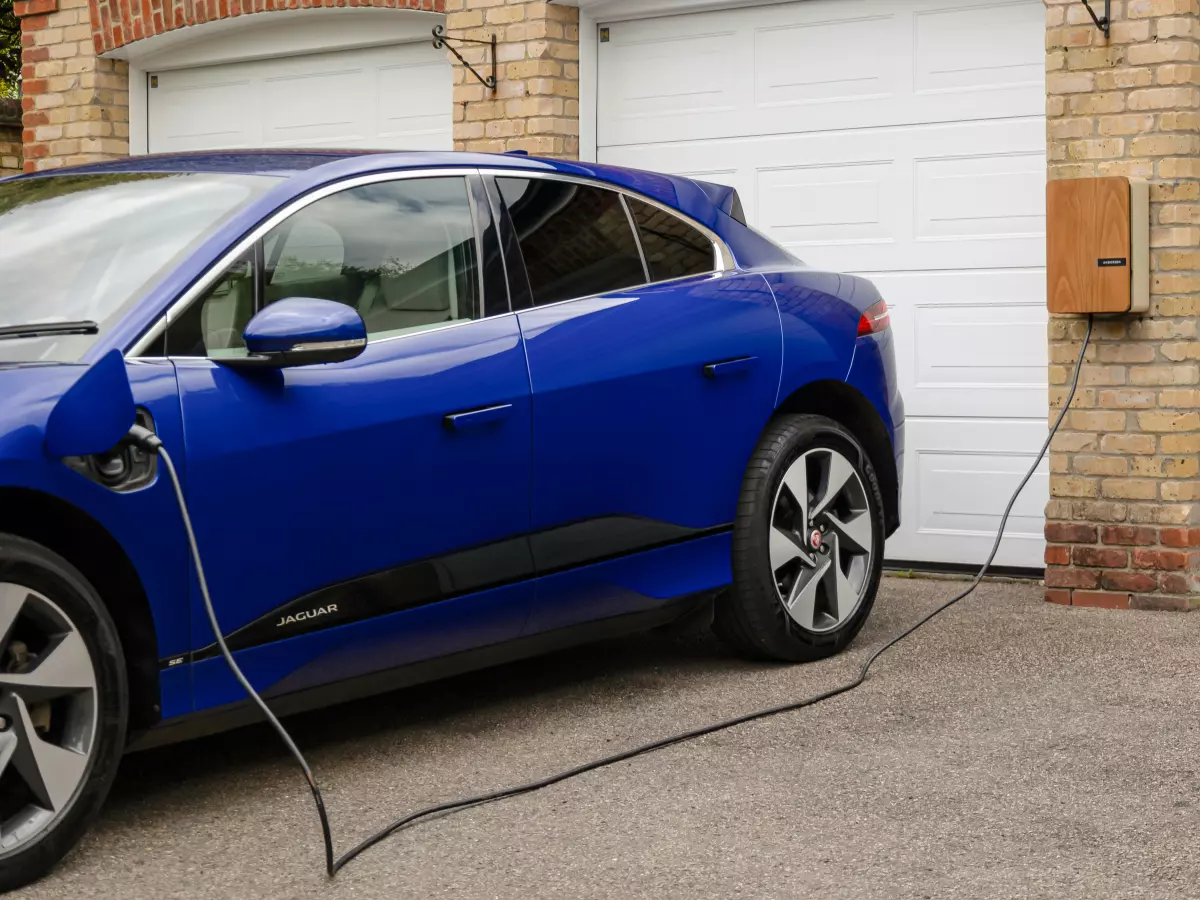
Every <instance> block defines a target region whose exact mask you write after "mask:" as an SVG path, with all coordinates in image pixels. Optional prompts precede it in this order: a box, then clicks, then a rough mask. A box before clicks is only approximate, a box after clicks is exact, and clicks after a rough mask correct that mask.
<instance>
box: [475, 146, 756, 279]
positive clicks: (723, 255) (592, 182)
mask: <svg viewBox="0 0 1200 900" xmlns="http://www.w3.org/2000/svg"><path fill="white" fill-rule="evenodd" d="M479 173H480V174H481V175H491V176H493V177H495V178H504V177H508V178H530V179H533V178H545V179H549V180H551V181H570V182H574V183H575V184H586V185H588V186H589V187H597V188H602V189H604V190H606V191H613V192H615V193H617V194H621V195H623V196H626V197H632V198H633V199H635V200H638V201H640V202H642V203H646V204H648V205H650V206H653V207H655V208H656V209H661V210H662V211H663V212H665V213H666V214H667V215H670V216H674V217H675V218H677V219H679V220H680V221H681V222H685V223H687V224H688V225H690V226H692V228H695V229H696V230H697V231H699V232H700V233H701V234H702V235H704V236H705V237H706V238H708V240H709V241H710V242H711V243H712V245H713V271H712V272H704V273H701V275H711V274H720V273H723V272H732V271H734V270H736V269H737V263H736V262H735V261H734V258H733V251H731V250H730V249H729V246H728V245H727V244H726V243H725V242H724V241H723V240H721V238H720V236H719V235H718V234H717V233H716V232H715V231H713V230H712V229H711V228H709V227H708V226H707V225H702V224H700V223H699V222H697V221H696V220H695V219H693V218H692V217H691V216H689V215H687V213H684V212H681V211H680V210H678V209H675V207H673V206H668V205H667V204H665V203H663V202H661V201H659V200H655V199H654V198H653V197H647V196H646V195H645V194H642V193H640V192H639V191H635V190H633V189H632V188H627V187H622V186H621V185H617V184H613V183H612V182H609V181H602V180H601V179H599V178H589V177H584V176H582V175H567V174H565V173H563V172H530V171H526V170H524V169H503V168H492V167H489V166H483V167H480V169H479ZM635 224H636V223H635ZM634 234H635V236H636V234H637V232H636V230H635V232H634ZM640 243H641V242H640V240H639V246H640ZM646 277H647V278H648V277H650V276H649V275H648V274H647V276H646ZM684 277H687V278H699V277H700V275H688V276H684ZM671 280H672V281H674V280H676V279H671ZM649 284H666V282H665V281H654V282H649ZM609 293H611V291H610V292H609ZM596 296H598V295H596ZM576 299H580V300H582V299H584V298H582V297H579V298H576ZM560 302H561V301H560Z"/></svg>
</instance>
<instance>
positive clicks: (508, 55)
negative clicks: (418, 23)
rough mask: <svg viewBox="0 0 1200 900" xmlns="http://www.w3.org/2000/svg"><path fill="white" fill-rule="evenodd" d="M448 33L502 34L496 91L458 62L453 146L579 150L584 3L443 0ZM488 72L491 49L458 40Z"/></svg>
mask: <svg viewBox="0 0 1200 900" xmlns="http://www.w3.org/2000/svg"><path fill="white" fill-rule="evenodd" d="M446 31H447V34H448V35H449V36H451V37H464V38H474V39H477V40H490V39H491V36H492V35H493V34H495V35H496V36H497V38H498V39H499V46H498V51H497V58H498V64H497V79H498V82H499V84H498V86H497V90H496V91H495V93H493V92H492V91H489V90H488V89H487V88H485V87H484V86H483V85H482V84H480V83H479V82H478V81H477V80H476V79H475V78H474V76H473V75H471V73H470V72H469V71H467V69H466V67H464V66H462V65H460V64H458V61H457V60H455V59H453V57H451V61H452V62H453V63H454V148H455V149H456V150H478V151H483V152H489V153H503V152H504V151H506V150H527V151H529V152H530V153H531V154H534V155H535V156H552V157H559V158H564V159H577V158H578V157H579V10H578V9H575V8H574V7H570V6H559V5H557V4H554V3H547V2H545V0H537V2H528V0H446ZM456 49H457V50H458V52H459V53H461V54H462V55H463V56H464V57H466V59H468V60H469V61H470V62H471V63H472V64H473V65H474V66H475V67H476V68H477V69H478V70H479V71H480V72H481V73H482V74H483V75H485V76H486V75H487V74H488V73H489V72H490V68H489V67H488V65H487V63H486V60H487V58H488V54H489V53H490V50H489V49H487V48H485V47H482V46H474V45H468V46H467V47H466V48H463V47H456Z"/></svg>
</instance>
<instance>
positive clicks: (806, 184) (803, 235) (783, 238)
mask: <svg viewBox="0 0 1200 900" xmlns="http://www.w3.org/2000/svg"><path fill="white" fill-rule="evenodd" d="M894 167H895V163H894V162H893V161H891V160H879V161H875V162H865V163H855V164H853V165H848V166H846V165H831V166H796V167H792V168H779V169H759V170H758V172H757V173H756V174H757V179H756V184H755V191H754V196H755V198H756V203H755V206H756V212H755V221H756V222H757V223H758V227H759V228H761V229H763V230H764V231H765V232H766V233H768V234H770V235H771V237H773V238H774V239H775V240H777V241H779V242H780V243H782V244H784V245H785V246H791V247H794V248H798V247H806V246H811V245H813V244H829V243H833V242H837V243H838V244H844V243H847V242H853V243H856V244H858V243H863V242H876V243H879V242H892V241H894V240H895V239H896V232H897V231H898V228H899V225H900V223H899V222H896V221H886V219H889V218H892V216H891V215H889V214H890V213H891V212H892V211H893V210H895V209H896V208H897V204H896V203H895V202H889V201H893V198H891V197H890V196H889V195H890V194H891V193H892V192H893V191H894V189H895V188H894V184H895V180H896V177H895V172H894V171H893V170H894Z"/></svg>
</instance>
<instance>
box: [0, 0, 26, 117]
mask: <svg viewBox="0 0 1200 900" xmlns="http://www.w3.org/2000/svg"><path fill="white" fill-rule="evenodd" d="M20 80H21V23H20V22H19V21H17V17H16V16H14V15H13V0H0V97H16V96H17V94H18V84H19V82H20Z"/></svg>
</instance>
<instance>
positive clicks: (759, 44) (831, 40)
mask: <svg viewBox="0 0 1200 900" xmlns="http://www.w3.org/2000/svg"><path fill="white" fill-rule="evenodd" d="M894 31H895V25H894V22H893V17H892V16H872V17H869V18H858V19H842V20H835V21H826V22H811V23H803V22H802V23H797V24H795V25H783V26H778V27H775V28H760V29H757V30H756V31H755V33H754V51H755V52H754V68H755V79H754V83H755V88H756V91H755V96H754V101H755V105H756V106H757V107H758V108H759V109H762V108H763V107H771V108H774V109H776V110H777V111H778V110H779V108H780V107H786V106H796V105H799V104H811V103H813V102H817V101H830V100H862V99H863V98H866V97H873V98H876V99H879V98H884V97H890V96H892V92H893V90H894V88H895V85H896V80H897V78H896V76H897V75H898V73H897V71H896V65H895V55H894V54H892V53H889V52H888V44H889V41H890V40H891V37H892V34H893V33H894Z"/></svg>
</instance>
